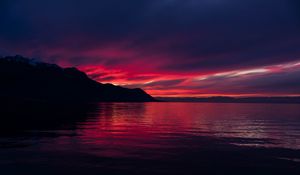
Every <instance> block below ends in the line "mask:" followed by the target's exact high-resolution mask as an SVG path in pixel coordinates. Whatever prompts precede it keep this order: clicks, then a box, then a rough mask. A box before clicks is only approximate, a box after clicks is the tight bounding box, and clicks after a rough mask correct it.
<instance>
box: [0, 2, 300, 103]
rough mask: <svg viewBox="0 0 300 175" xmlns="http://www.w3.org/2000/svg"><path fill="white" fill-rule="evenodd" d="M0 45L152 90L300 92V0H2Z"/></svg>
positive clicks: (174, 93) (183, 93) (1, 51)
mask: <svg viewBox="0 0 300 175" xmlns="http://www.w3.org/2000/svg"><path fill="white" fill-rule="evenodd" d="M0 24H1V26H0V55H2V56H6V55H17V54H18V55H23V56H26V57H31V58H36V59H39V60H41V61H45V62H50V63H56V64H58V65H60V66H63V67H69V66H75V67H77V68H79V69H80V70H82V71H84V72H86V73H87V74H88V75H89V76H90V77H91V78H93V79H94V80H96V81H99V82H102V83H113V84H116V85H121V86H124V87H129V88H143V89H144V90H145V91H146V92H148V93H149V94H151V95H153V96H165V97H200V96H219V95H226V96H296V95H300V1H299V0H243V1H241V0H43V1H41V0H1V1H0Z"/></svg>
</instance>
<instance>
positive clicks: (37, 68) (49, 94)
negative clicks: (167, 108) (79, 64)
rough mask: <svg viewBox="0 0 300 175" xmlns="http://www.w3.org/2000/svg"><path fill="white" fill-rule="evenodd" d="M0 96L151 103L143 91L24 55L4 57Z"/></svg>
mask: <svg viewBox="0 0 300 175" xmlns="http://www.w3.org/2000/svg"><path fill="white" fill-rule="evenodd" d="M0 82H1V86H0V96H2V97H7V98H21V99H30V100H31V99H32V100H44V101H49V100H50V101H70V102H76V101H85V102H150V101H155V99H154V98H153V97H151V96H150V95H149V94H147V93H146V92H144V91H143V90H142V89H139V88H137V89H127V88H123V87H120V86H115V85H112V84H102V83H99V82H97V81H94V80H92V79H90V78H89V77H88V76H87V75H86V74H85V73H84V72H81V71H79V70H78V69H76V68H74V67H72V68H61V67H59V66H57V65H55V64H48V63H43V62H39V61H36V60H34V59H28V58H24V57H22V56H7V57H0Z"/></svg>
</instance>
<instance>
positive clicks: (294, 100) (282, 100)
mask: <svg viewBox="0 0 300 175" xmlns="http://www.w3.org/2000/svg"><path fill="white" fill-rule="evenodd" d="M155 98H156V99H157V100H160V101H163V102H198V103H278V104H300V97H155Z"/></svg>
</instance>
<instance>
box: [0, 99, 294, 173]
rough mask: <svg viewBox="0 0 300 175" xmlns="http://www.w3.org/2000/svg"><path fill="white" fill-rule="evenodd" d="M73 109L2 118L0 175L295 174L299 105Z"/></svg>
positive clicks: (104, 105) (106, 105) (121, 105)
mask: <svg viewBox="0 0 300 175" xmlns="http://www.w3.org/2000/svg"><path fill="white" fill-rule="evenodd" d="M80 108H81V107H78V106H76V107H74V108H68V109H65V108H51V110H49V109H47V110H46V109H44V108H43V109H39V110H38V112H33V113H31V112H32V111H28V110H27V107H26V109H25V108H24V109H23V110H20V111H17V112H15V113H14V114H18V117H19V118H14V119H13V120H4V121H3V122H2V125H1V126H2V128H4V129H2V130H1V134H0V173H1V174H3V175H12V174H13V175H14V174H30V175H34V174H43V175H44V174H66V173H68V174H92V175H94V174H105V175H109V174H241V173H243V174H253V173H255V174H283V173H286V174H299V173H300V105H299V104H234V103H175V102H172V103H171V102H170V103H167V102H166V103H164V102H158V103H99V104H93V105H91V106H90V107H88V108H83V109H82V110H81V109H80ZM33 109H34V110H35V111H36V109H35V108H33ZM70 111H71V112H70ZM10 112H11V111H10ZM4 115H6V116H3V115H2V116H1V117H3V118H10V115H12V113H8V112H6V113H4ZM32 116H34V117H32ZM37 117H38V118H39V119H38V120H36V118H37ZM21 118H22V120H20V119H21ZM27 118H28V120H27ZM63 118H66V120H63ZM24 119H26V120H24ZM8 121H9V122H8ZM12 121H13V122H12Z"/></svg>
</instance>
